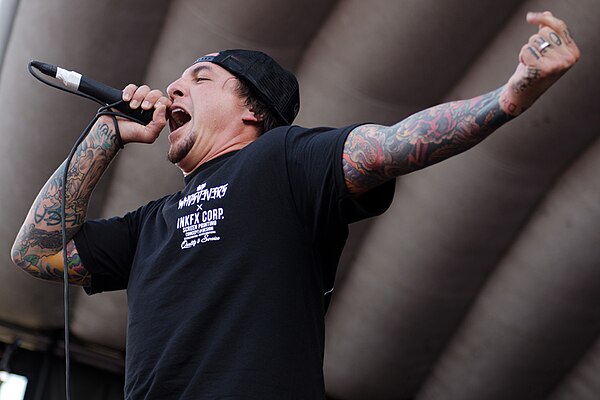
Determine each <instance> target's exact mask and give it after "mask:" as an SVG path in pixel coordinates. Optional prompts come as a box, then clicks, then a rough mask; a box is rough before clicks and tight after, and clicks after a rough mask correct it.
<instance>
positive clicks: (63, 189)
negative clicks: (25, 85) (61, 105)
mask: <svg viewBox="0 0 600 400" xmlns="http://www.w3.org/2000/svg"><path fill="white" fill-rule="evenodd" d="M27 68H28V70H29V72H30V73H31V75H33V76H34V77H35V78H36V79H37V80H39V81H40V82H42V83H45V84H46V85H48V86H51V87H53V88H55V89H58V90H61V91H63V92H67V93H71V94H75V95H77V96H80V97H84V98H86V99H88V100H92V101H94V102H96V103H99V104H101V105H102V107H100V108H99V109H98V111H97V112H96V115H95V116H94V118H93V119H92V120H91V121H90V122H89V123H88V124H87V126H86V127H85V129H84V130H83V131H82V132H81V134H80V135H79V137H78V138H77V140H76V141H75V144H74V145H73V147H72V148H71V151H70V152H69V155H68V156H67V159H66V160H65V162H64V165H65V167H64V170H63V175H62V178H61V179H62V180H61V185H62V187H61V199H60V207H61V210H60V216H61V226H60V230H61V236H62V249H63V307H64V314H65V318H64V324H65V398H66V400H70V399H71V354H70V353H71V351H70V339H69V331H70V319H69V313H70V307H69V265H68V255H67V221H66V218H67V217H66V198H67V184H66V183H67V175H68V171H69V165H70V164H71V160H72V159H73V156H74V155H75V152H76V151H77V148H78V147H79V145H80V144H81V143H82V142H83V141H84V140H85V138H86V137H87V135H88V134H89V132H90V130H91V129H92V127H93V126H94V124H95V123H96V121H98V118H100V117H101V116H103V115H108V116H111V117H112V119H113V122H114V126H115V134H116V136H117V137H116V141H117V145H118V146H119V148H123V140H122V139H121V134H120V131H119V124H118V120H117V117H122V118H125V119H128V120H131V121H134V122H137V123H143V122H142V121H140V120H138V119H137V118H135V117H131V116H129V115H125V114H123V113H120V112H115V111H109V110H110V109H112V108H113V107H115V106H117V105H119V104H121V103H123V101H122V100H120V101H117V102H116V103H113V104H105V103H104V102H102V101H100V100H98V99H96V98H95V97H93V96H90V95H88V94H85V93H81V92H77V91H74V90H71V89H68V88H65V87H62V86H59V85H56V84H54V83H52V82H50V81H47V80H46V79H42V78H41V77H40V76H39V75H37V74H36V73H35V72H34V71H33V67H32V65H31V62H30V63H29V65H28V67H27Z"/></svg>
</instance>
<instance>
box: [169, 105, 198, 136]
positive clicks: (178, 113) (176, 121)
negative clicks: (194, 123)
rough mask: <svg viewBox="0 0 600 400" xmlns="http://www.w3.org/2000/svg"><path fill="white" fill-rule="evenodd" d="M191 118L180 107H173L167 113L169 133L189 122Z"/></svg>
mask: <svg viewBox="0 0 600 400" xmlns="http://www.w3.org/2000/svg"><path fill="white" fill-rule="evenodd" d="M191 119H192V117H191V116H190V114H188V113H187V111H185V110H184V109H183V108H181V107H174V108H172V109H171V111H170V112H169V128H170V129H171V132H173V131H175V130H177V129H179V128H181V127H182V126H183V125H185V124H187V123H188V122H190V120H191Z"/></svg>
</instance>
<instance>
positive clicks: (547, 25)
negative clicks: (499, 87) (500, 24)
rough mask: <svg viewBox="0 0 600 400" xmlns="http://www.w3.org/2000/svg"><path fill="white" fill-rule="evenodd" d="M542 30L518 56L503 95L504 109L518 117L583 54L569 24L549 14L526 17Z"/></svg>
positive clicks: (530, 14)
mask: <svg viewBox="0 0 600 400" xmlns="http://www.w3.org/2000/svg"><path fill="white" fill-rule="evenodd" d="M527 22H528V23H530V24H534V25H538V27H539V30H538V32H537V33H536V34H534V35H532V36H531V37H530V38H529V41H528V42H527V43H526V44H525V45H523V47H522V48H521V51H520V53H519V65H518V66H517V69H516V71H515V73H514V74H513V75H512V76H511V77H510V79H509V81H508V85H507V86H506V88H505V90H504V92H503V93H502V95H501V98H500V99H501V106H502V109H503V110H504V111H505V112H506V113H508V114H510V115H519V114H520V113H522V112H523V111H525V110H526V109H527V108H529V107H530V106H531V105H532V104H533V103H534V102H535V100H536V99H537V98H538V97H540V96H541V95H542V93H544V92H545V91H546V90H547V89H548V88H549V87H550V86H552V84H554V82H556V81H557V80H558V78H560V77H561V76H562V75H563V74H564V73H565V72H567V71H568V70H569V69H570V68H571V67H572V66H573V65H574V64H575V63H576V62H577V60H578V59H579V57H580V52H579V48H577V44H575V41H574V40H573V37H572V36H571V33H570V32H569V29H568V28H567V24H565V22H564V21H562V20H560V19H558V18H556V17H555V16H553V15H552V13H550V12H549V11H546V12H542V13H537V12H530V13H528V14H527Z"/></svg>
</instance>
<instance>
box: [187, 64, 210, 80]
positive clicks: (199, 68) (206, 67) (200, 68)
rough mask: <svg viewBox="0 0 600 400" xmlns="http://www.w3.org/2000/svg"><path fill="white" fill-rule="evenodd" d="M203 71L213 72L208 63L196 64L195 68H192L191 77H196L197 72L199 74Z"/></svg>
mask: <svg viewBox="0 0 600 400" xmlns="http://www.w3.org/2000/svg"><path fill="white" fill-rule="evenodd" d="M203 71H208V72H213V69H212V67H211V66H210V65H206V64H204V65H198V66H197V67H196V68H194V70H193V71H192V76H193V77H197V76H198V74H199V73H200V72H203Z"/></svg>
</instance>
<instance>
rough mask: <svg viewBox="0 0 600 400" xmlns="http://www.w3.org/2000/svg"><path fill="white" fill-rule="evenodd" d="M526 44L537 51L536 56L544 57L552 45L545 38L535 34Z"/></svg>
mask: <svg viewBox="0 0 600 400" xmlns="http://www.w3.org/2000/svg"><path fill="white" fill-rule="evenodd" d="M528 44H529V46H531V47H533V48H534V49H535V50H537V54H541V55H544V53H546V52H547V51H548V49H549V48H551V47H552V44H551V43H550V42H549V41H548V40H546V38H545V37H543V36H542V35H540V34H537V33H536V34H535V35H532V36H531V37H530V38H529V41H528Z"/></svg>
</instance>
